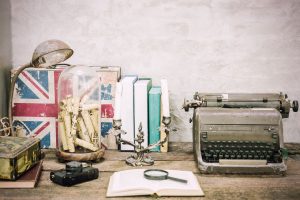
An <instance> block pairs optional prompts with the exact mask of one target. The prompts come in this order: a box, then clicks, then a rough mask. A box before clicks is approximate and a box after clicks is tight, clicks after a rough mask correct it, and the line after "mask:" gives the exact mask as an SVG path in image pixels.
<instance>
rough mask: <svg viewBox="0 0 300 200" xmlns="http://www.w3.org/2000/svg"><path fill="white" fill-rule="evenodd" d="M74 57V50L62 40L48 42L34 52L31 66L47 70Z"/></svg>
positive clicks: (40, 45)
mask: <svg viewBox="0 0 300 200" xmlns="http://www.w3.org/2000/svg"><path fill="white" fill-rule="evenodd" d="M72 55H73V50H72V49H71V48H70V47H69V45H67V44H66V43H64V42H62V41H60V40H47V41H45V42H42V43H41V44H39V45H38V46H37V47H36V49H35V50H34V53H33V56H32V61H31V64H32V65H33V67H38V68H46V67H49V66H51V65H55V64H58V63H60V62H63V61H65V60H66V59H68V58H69V57H71V56H72Z"/></svg>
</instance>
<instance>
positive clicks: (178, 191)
mask: <svg viewBox="0 0 300 200" xmlns="http://www.w3.org/2000/svg"><path fill="white" fill-rule="evenodd" d="M144 171H145V169H132V170H125V171H119V172H115V173H114V174H113V175H112V176H111V177H110V180H109V185H108V189H107V193H106V196H107V197H118V196H119V197H120V196H139V195H153V194H157V195H158V196H204V193H203V191H202V189H201V187H200V185H199V183H198V180H197V177H196V176H195V175H194V174H193V172H191V171H179V170H167V171H168V173H169V176H172V177H175V178H180V179H185V180H187V183H181V182H177V181H173V180H170V179H166V180H149V179H146V178H144Z"/></svg>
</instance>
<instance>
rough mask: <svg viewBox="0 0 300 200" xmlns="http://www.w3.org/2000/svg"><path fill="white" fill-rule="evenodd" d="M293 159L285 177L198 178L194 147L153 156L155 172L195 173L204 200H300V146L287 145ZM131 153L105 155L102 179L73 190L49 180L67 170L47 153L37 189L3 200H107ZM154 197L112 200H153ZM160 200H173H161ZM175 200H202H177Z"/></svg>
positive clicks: (7, 193) (6, 194) (1, 195)
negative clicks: (111, 184)
mask: <svg viewBox="0 0 300 200" xmlns="http://www.w3.org/2000/svg"><path fill="white" fill-rule="evenodd" d="M287 147H288V149H289V151H290V152H291V155H290V156H289V160H288V170H287V175H286V176H283V177H282V176H267V175H264V176H262V175H260V176H258V175H247V176H246V175H203V174H199V171H198V169H197V166H196V163H195V161H194V157H193V153H192V145H191V143H171V145H170V150H171V152H169V153H151V155H152V157H154V159H155V160H156V162H155V165H154V166H152V167H153V168H160V169H177V170H190V171H193V172H194V173H195V174H196V176H197V177H198V180H199V183H200V185H201V187H202V189H203V191H204V193H205V197H203V198H202V199H300V144H288V145H287ZM129 154H130V153H127V152H118V151H112V150H110V151H106V152H105V156H104V159H103V161H101V162H100V163H97V164H95V165H94V167H97V168H98V169H99V170H100V178H99V179H97V180H94V181H90V182H86V183H82V184H79V185H76V186H73V187H69V188H68V187H62V186H59V185H56V184H54V183H52V182H51V181H50V179H49V174H50V171H52V170H58V169H61V168H64V164H61V163H58V162H57V159H56V157H55V152H54V151H53V150H46V158H45V161H44V164H43V171H42V174H41V178H40V181H39V183H38V186H37V187H36V188H34V189H0V199H1V200H2V199H9V200H14V199H22V200H23V199H72V200H76V199H87V200H92V199H105V194H106V190H107V186H108V181H109V177H110V176H111V175H112V174H113V172H116V171H119V170H125V169H131V168H132V167H130V166H127V165H126V164H125V163H124V159H125V158H126V157H127V156H128V155H129ZM151 198H153V197H151V196H144V197H127V198H110V199H151ZM161 199H171V198H167V197H162V198H161ZM172 199H199V198H195V197H186V198H183V197H178V198H174V197H173V198H172Z"/></svg>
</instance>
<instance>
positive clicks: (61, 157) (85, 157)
mask: <svg viewBox="0 0 300 200" xmlns="http://www.w3.org/2000/svg"><path fill="white" fill-rule="evenodd" d="M104 153H105V149H104V148H101V149H99V150H98V151H95V152H87V153H70V152H65V151H61V150H57V151H56V157H57V158H58V161H59V162H66V161H79V162H87V161H88V162H99V161H100V160H101V158H102V157H103V156H104Z"/></svg>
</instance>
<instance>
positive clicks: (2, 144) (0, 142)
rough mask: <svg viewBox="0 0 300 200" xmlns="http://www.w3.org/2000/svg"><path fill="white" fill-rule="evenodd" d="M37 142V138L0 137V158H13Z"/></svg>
mask: <svg viewBox="0 0 300 200" xmlns="http://www.w3.org/2000/svg"><path fill="white" fill-rule="evenodd" d="M37 142H39V139H38V138H27V137H8V136H0V158H14V157H16V156H17V155H19V154H20V153H21V152H23V151H25V150H26V149H28V148H29V147H31V146H32V145H34V144H36V143H37Z"/></svg>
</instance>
